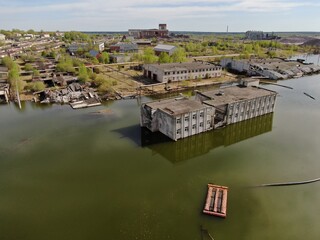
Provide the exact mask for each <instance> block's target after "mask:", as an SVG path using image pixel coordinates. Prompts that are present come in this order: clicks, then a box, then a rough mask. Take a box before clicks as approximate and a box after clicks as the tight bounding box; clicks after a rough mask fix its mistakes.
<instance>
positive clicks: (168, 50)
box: [153, 44, 177, 56]
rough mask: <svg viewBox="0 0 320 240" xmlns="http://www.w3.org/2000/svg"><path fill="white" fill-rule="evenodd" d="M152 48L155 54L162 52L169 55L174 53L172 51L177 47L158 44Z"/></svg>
mask: <svg viewBox="0 0 320 240" xmlns="http://www.w3.org/2000/svg"><path fill="white" fill-rule="evenodd" d="M153 50H154V52H155V54H156V55H158V56H159V55H160V54H161V53H163V52H164V53H167V54H168V55H169V56H171V55H172V54H173V53H174V51H176V50H177V47H176V46H172V45H165V44H158V45H157V46H155V47H154V48H153Z"/></svg>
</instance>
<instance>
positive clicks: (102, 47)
mask: <svg viewBox="0 0 320 240" xmlns="http://www.w3.org/2000/svg"><path fill="white" fill-rule="evenodd" d="M95 46H97V47H98V49H99V52H103V50H104V47H105V46H104V42H100V43H96V44H95Z"/></svg>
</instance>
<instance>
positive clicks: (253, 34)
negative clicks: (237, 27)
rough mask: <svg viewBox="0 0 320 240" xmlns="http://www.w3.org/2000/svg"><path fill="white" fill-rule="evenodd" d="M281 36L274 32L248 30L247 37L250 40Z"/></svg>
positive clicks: (270, 38)
mask: <svg viewBox="0 0 320 240" xmlns="http://www.w3.org/2000/svg"><path fill="white" fill-rule="evenodd" d="M278 38H279V37H278V36H276V35H274V33H264V32H263V31H247V32H246V39H248V40H272V39H278Z"/></svg>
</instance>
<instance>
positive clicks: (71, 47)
mask: <svg viewBox="0 0 320 240" xmlns="http://www.w3.org/2000/svg"><path fill="white" fill-rule="evenodd" d="M87 47H88V43H72V44H70V45H69V47H68V51H69V52H70V53H76V52H77V51H78V50H79V49H85V48H87Z"/></svg>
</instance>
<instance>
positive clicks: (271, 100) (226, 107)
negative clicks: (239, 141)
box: [196, 81, 277, 128]
mask: <svg viewBox="0 0 320 240" xmlns="http://www.w3.org/2000/svg"><path fill="white" fill-rule="evenodd" d="M245 85H246V84H245V81H243V82H242V84H240V85H238V86H232V87H226V88H220V89H217V90H213V91H208V92H197V93H196V100H199V101H201V102H202V103H203V104H205V105H208V106H211V107H213V108H214V109H215V117H214V128H218V127H222V126H225V125H229V124H232V123H237V122H241V121H244V120H247V119H250V118H254V117H258V116H261V115H264V114H267V113H272V112H273V111H274V106H275V101H276V96H277V93H276V92H274V91H270V90H266V89H261V88H257V87H254V86H249V87H245Z"/></svg>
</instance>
